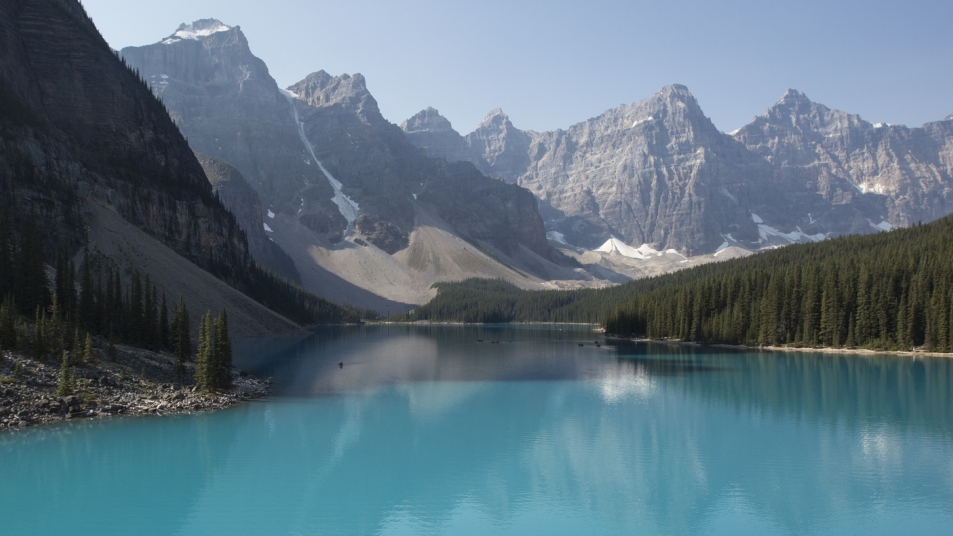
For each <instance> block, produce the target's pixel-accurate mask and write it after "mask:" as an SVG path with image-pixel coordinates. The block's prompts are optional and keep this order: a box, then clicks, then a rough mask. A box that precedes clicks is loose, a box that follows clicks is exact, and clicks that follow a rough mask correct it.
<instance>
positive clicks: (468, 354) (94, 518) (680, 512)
mask: <svg viewBox="0 0 953 536" xmlns="http://www.w3.org/2000/svg"><path fill="white" fill-rule="evenodd" d="M479 339H482V340H483V341H484V342H482V343H479V342H477V340H479ZM594 339H595V335H594V334H593V333H592V332H591V330H589V329H586V328H583V327H566V326H564V327H563V329H562V330H561V331H560V330H559V328H557V327H555V326H521V327H492V326H490V327H486V326H480V327H474V326H432V327H418V326H414V327H411V326H365V327H339V328H328V329H324V330H321V331H319V332H318V333H316V334H315V336H314V337H312V338H309V339H306V340H297V341H295V340H284V341H282V340H268V341H244V342H242V343H240V344H237V345H236V346H239V347H240V348H241V351H242V352H241V353H242V355H241V356H239V357H238V358H237V361H239V362H240V365H241V366H243V367H245V368H247V369H248V370H250V371H251V372H253V373H255V374H259V375H264V376H272V377H274V379H275V390H274V397H272V398H271V399H269V400H267V401H261V402H256V403H252V404H247V405H244V406H241V407H237V408H234V409H230V410H227V411H222V412H218V413H210V414H201V415H195V416H179V417H165V418H137V419H115V420H112V421H106V422H86V423H77V424H71V425H68V426H58V427H48V428H45V429H37V430H31V431H27V432H26V433H21V434H11V435H5V436H0V515H2V516H3V518H4V519H5V520H13V521H12V522H13V523H14V528H17V529H23V528H26V529H28V530H27V531H26V532H33V533H38V534H39V533H51V532H63V531H64V529H66V528H69V529H70V531H71V532H73V533H84V532H85V533H90V534H93V533H95V534H106V533H129V532H136V533H139V534H169V533H179V534H204V533H213V532H214V533H236V534H238V533H241V534H279V533H284V534H288V533H297V534H318V533H319V534H420V533H425V534H426V533H433V534H444V533H452V534H471V533H472V534H494V533H496V534H534V533H536V534H578V533H600V534H628V533H632V532H648V533H665V534H691V533H705V534H709V533H726V534H727V533H731V534H743V533H750V534H764V533H783V534H802V533H809V532H823V533H844V534H852V533H857V534H861V533H865V534H866V533H914V532H918V531H919V532H922V533H937V532H943V531H945V530H947V528H948V527H949V526H950V522H951V521H953V404H951V402H953V400H951V388H953V375H951V364H950V361H948V360H943V359H922V360H911V359H909V358H897V357H889V356H887V357H858V356H846V355H837V354H810V353H804V354H800V353H767V352H761V353H759V352H737V351H730V350H714V349H700V348H690V347H680V346H671V345H657V344H621V343H620V344H610V345H607V346H603V347H602V348H595V347H594V345H593V340H594ZM492 341H499V344H492ZM580 342H582V343H583V344H585V346H582V347H580V346H579V343H580ZM266 350H267V351H266ZM339 363H344V366H343V367H339ZM44 512H57V515H56V516H49V515H44ZM64 519H65V520H69V521H68V522H67V521H62V520H64ZM22 532H24V531H22V530H17V531H15V533H22Z"/></svg>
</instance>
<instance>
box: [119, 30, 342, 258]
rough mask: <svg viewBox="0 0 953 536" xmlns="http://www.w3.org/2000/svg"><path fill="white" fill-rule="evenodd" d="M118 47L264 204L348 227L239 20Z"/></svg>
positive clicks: (324, 229) (180, 121)
mask: <svg viewBox="0 0 953 536" xmlns="http://www.w3.org/2000/svg"><path fill="white" fill-rule="evenodd" d="M121 55H122V57H123V58H124V59H125V60H126V61H127V62H129V64H130V65H132V66H134V67H135V68H137V69H138V70H139V71H140V72H141V73H142V76H143V77H144V78H145V79H146V80H148V81H149V83H150V85H151V87H152V89H153V91H154V92H155V93H156V95H157V96H159V97H160V98H161V99H162V101H163V102H164V103H165V104H166V106H167V107H168V108H169V112H170V114H171V116H172V117H173V119H175V122H176V124H177V125H178V127H179V128H180V129H181V130H182V132H183V134H185V136H186V137H187V138H188V140H189V144H190V145H191V146H192V148H193V149H195V150H196V151H199V152H201V153H204V154H207V155H209V156H211V157H214V158H217V159H220V160H223V161H226V162H228V163H230V164H231V165H233V166H235V168H237V169H238V170H239V172H240V173H241V174H242V176H243V177H244V178H245V179H246V180H247V181H248V183H249V184H250V185H251V186H252V187H253V188H254V189H255V190H256V191H257V192H258V194H259V195H260V197H261V199H262V201H263V202H264V204H265V205H266V208H269V209H271V210H273V211H275V212H276V213H287V214H293V215H297V216H298V217H299V218H300V219H301V220H302V221H303V222H305V223H307V224H308V226H309V227H310V228H312V229H313V230H314V231H316V232H318V233H320V234H322V235H324V236H329V237H331V236H334V235H340V232H341V231H342V230H343V229H344V228H346V227H347V221H345V220H344V218H342V217H341V215H340V213H339V211H338V209H337V207H336V206H335V205H334V204H333V203H332V202H331V197H332V196H333V195H334V192H333V191H332V188H331V187H330V186H329V184H328V182H327V181H326V180H325V179H324V177H323V176H321V172H320V170H318V169H317V165H316V164H315V162H313V161H312V160H313V158H312V157H311V155H309V154H308V151H307V150H306V149H305V147H304V145H303V144H302V142H301V139H300V137H299V135H298V125H297V124H296V123H295V119H294V115H293V113H292V108H291V106H290V105H289V104H288V100H287V99H286V97H285V96H284V95H283V94H282V93H281V91H280V90H279V88H278V84H277V83H276V82H275V80H274V79H273V78H272V77H271V75H270V74H269V73H268V68H267V66H265V64H264V62H262V61H261V60H260V59H259V58H257V57H256V56H255V55H254V54H252V52H251V50H250V49H249V46H248V41H247V40H246V39H245V35H244V34H243V33H242V32H241V29H240V28H239V27H237V26H236V27H234V28H233V27H229V26H227V25H225V24H222V23H221V22H219V21H217V20H214V19H206V20H201V21H196V22H194V23H192V24H187V25H186V24H183V25H182V26H181V27H180V28H179V30H177V31H176V32H175V33H173V34H172V35H171V36H169V37H167V38H166V39H164V40H162V41H161V42H159V43H155V44H153V45H147V46H141V47H127V48H124V49H123V50H122V51H121ZM265 261H266V262H267V259H265ZM271 267H272V268H273V269H276V270H278V269H280V267H276V266H271Z"/></svg>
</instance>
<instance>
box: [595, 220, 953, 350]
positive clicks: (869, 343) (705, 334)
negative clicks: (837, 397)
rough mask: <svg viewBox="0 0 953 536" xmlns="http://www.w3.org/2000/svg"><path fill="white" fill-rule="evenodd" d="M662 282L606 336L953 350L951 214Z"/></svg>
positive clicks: (621, 314) (614, 316) (612, 320)
mask: <svg viewBox="0 0 953 536" xmlns="http://www.w3.org/2000/svg"><path fill="white" fill-rule="evenodd" d="M657 279H658V281H657V282H655V283H654V284H652V286H653V287H654V288H651V289H650V290H647V291H646V292H643V293H640V294H639V295H638V296H637V297H635V298H633V299H632V300H630V301H629V302H627V303H626V304H624V305H621V306H618V307H616V308H615V309H614V310H613V311H612V312H611V313H610V314H609V315H608V317H607V319H606V321H605V327H606V330H607V332H609V333H613V334H618V335H635V336H640V337H647V338H652V339H679V340H687V341H695V342H702V343H726V344H744V345H762V344H763V345H789V346H795V347H813V346H825V347H832V348H870V349H883V350H897V349H899V350H910V349H911V348H914V347H922V348H923V349H926V350H931V351H938V352H949V351H953V217H946V218H943V219H941V220H938V221H936V222H933V223H930V224H927V225H917V226H915V227H912V228H909V229H898V230H895V231H891V232H889V233H878V234H876V235H866V236H852V237H843V238H837V239H833V240H828V241H825V242H821V243H817V244H803V245H792V246H788V247H785V248H781V249H779V250H775V251H771V252H765V253H761V254H758V255H754V256H752V257H748V258H745V259H737V260H733V261H728V262H725V263H719V264H717V265H711V266H704V267H700V268H696V269H694V270H689V271H686V272H685V273H684V274H672V275H671V276H662V277H660V278H657ZM647 286H649V285H647Z"/></svg>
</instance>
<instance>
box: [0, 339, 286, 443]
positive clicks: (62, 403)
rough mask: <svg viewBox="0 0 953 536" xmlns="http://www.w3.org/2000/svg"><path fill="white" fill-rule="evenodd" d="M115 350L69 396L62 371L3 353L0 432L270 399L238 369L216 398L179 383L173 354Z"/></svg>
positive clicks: (264, 385) (263, 386) (80, 377)
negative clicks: (62, 391) (61, 391)
mask: <svg viewBox="0 0 953 536" xmlns="http://www.w3.org/2000/svg"><path fill="white" fill-rule="evenodd" d="M100 342H102V341H100ZM103 350H104V351H105V348H103ZM115 351H116V355H115V357H113V358H101V359H100V360H98V361H97V362H96V363H93V364H89V365H84V366H79V367H77V368H76V369H75V373H76V376H77V392H76V393H75V394H73V395H69V396H58V395H57V394H56V391H57V384H58V378H59V367H58V366H54V365H53V364H52V363H44V362H40V361H34V360H32V359H29V358H26V357H24V356H20V355H16V354H12V353H10V352H4V354H3V357H2V359H0V428H23V427H27V426H33V425H37V424H46V423H52V422H57V421H64V420H70V419H80V418H92V417H107V416H113V415H144V414H158V415H164V414H172V413H186V412H193V411H203V410H212V409H219V408H224V407H227V406H230V405H234V404H237V403H239V402H243V401H246V400H251V399H254V398H260V397H263V396H265V395H267V394H268V388H269V383H270V382H269V381H262V380H259V379H257V378H253V377H251V376H248V375H247V374H246V373H244V372H242V371H239V370H237V369H233V370H232V382H233V387H232V388H231V389H229V390H227V391H225V392H221V393H216V394H206V393H201V392H196V390H195V388H194V387H193V386H191V385H188V384H186V385H180V384H178V383H176V377H175V357H174V356H172V355H171V354H168V353H164V352H163V353H155V352H149V351H147V350H141V349H139V348H132V347H126V346H116V347H115ZM186 369H187V372H186V377H187V378H191V377H192V375H193V374H194V371H195V366H194V364H193V363H188V364H187V365H186Z"/></svg>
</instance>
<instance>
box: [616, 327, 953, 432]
mask: <svg viewBox="0 0 953 536" xmlns="http://www.w3.org/2000/svg"><path fill="white" fill-rule="evenodd" d="M638 346H642V347H649V348H651V349H652V351H657V350H661V351H664V352H665V354H666V356H665V358H664V359H661V360H660V361H662V362H668V363H669V364H668V365H667V366H668V367H669V368H670V369H672V370H674V369H676V368H678V367H690V368H692V369H693V371H697V370H698V369H699V368H700V367H707V368H710V369H713V370H718V371H721V372H720V373H719V374H718V377H717V381H713V379H712V378H710V377H708V376H707V375H705V374H685V375H682V376H681V377H680V379H679V381H678V385H680V386H681V387H682V388H683V389H684V390H685V391H686V392H689V393H691V394H692V395H693V396H696V397H699V398H701V399H704V400H709V401H711V402H720V403H722V404H725V405H726V407H730V408H733V409H734V410H736V411H738V410H741V409H742V408H744V409H747V410H749V411H760V412H763V411H771V412H774V413H777V414H778V416H779V417H786V418H794V419H798V420H807V421H808V422H812V423H815V422H817V421H820V422H822V423H824V424H828V425H829V424H837V425H842V426H848V427H850V428H851V429H852V430H856V429H858V428H859V427H867V426H872V425H876V424H879V423H885V424H887V425H889V426H890V427H891V429H893V430H904V429H909V430H920V431H926V432H931V433H940V434H943V435H946V436H950V435H951V434H953V427H951V423H953V368H951V367H950V362H949V360H946V359H939V358H927V359H910V358H905V357H898V356H891V355H878V356H858V355H851V354H832V353H807V352H804V353H801V352H732V351H718V350H715V351H714V352H712V351H710V350H706V349H702V348H691V347H677V346H670V347H669V348H668V349H659V348H658V347H659V346H668V345H638ZM629 348H630V347H627V346H622V347H620V348H619V351H620V355H621V356H623V359H633V360H634V361H635V362H636V363H643V362H655V361H659V360H658V359H657V358H646V357H645V355H644V354H641V355H640V354H638V353H634V352H630V351H629ZM639 351H644V350H642V349H640V350H639ZM656 366H657V365H656ZM650 370H651V369H650Z"/></svg>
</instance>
